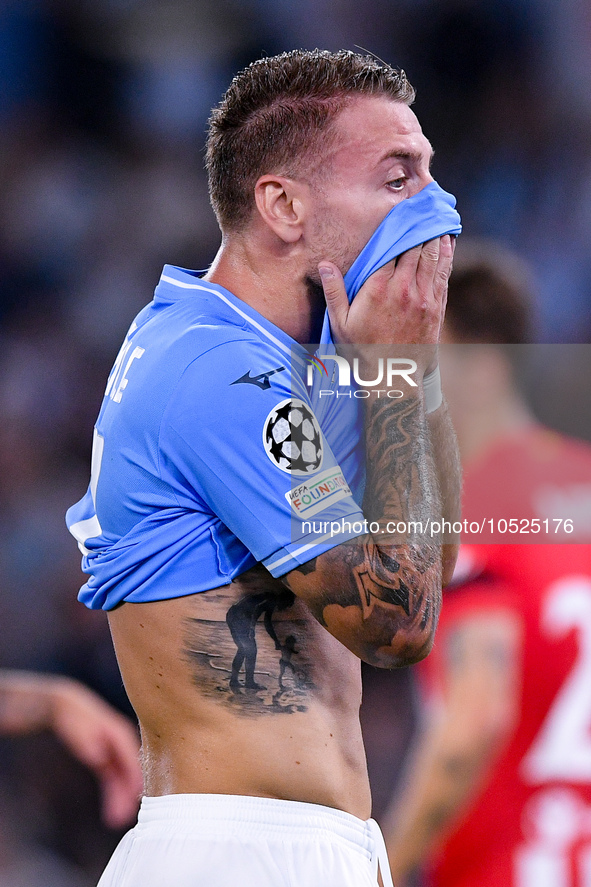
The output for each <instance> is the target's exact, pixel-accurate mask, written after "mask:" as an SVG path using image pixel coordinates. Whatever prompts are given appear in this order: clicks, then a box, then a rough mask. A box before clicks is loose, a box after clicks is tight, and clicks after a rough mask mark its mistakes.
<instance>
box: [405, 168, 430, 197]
mask: <svg viewBox="0 0 591 887" xmlns="http://www.w3.org/2000/svg"><path fill="white" fill-rule="evenodd" d="M434 181H435V179H434V178H433V176H432V175H431V173H430V172H429V170H428V169H427V170H425V171H424V172H421V173H419V175H417V177H416V178H415V179H413V181H412V182H411V184H410V188H409V190H408V196H409V197H414V196H415V194H418V193H419V191H422V190H423V188H426V187H427V185H430V184H431V182H434Z"/></svg>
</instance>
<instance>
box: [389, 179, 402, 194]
mask: <svg viewBox="0 0 591 887" xmlns="http://www.w3.org/2000/svg"><path fill="white" fill-rule="evenodd" d="M405 184H406V179H405V178H401V179H392V181H391V182H388V187H389V188H392V190H393V191H402V189H403V188H404V185H405Z"/></svg>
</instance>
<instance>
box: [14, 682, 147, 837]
mask: <svg viewBox="0 0 591 887" xmlns="http://www.w3.org/2000/svg"><path fill="white" fill-rule="evenodd" d="M46 729H49V730H52V731H53V732H54V733H55V735H56V736H58V737H59V739H61V741H62V742H63V743H64V745H65V746H66V747H67V748H68V749H69V750H70V752H71V753H72V754H73V755H74V756H75V757H76V758H78V760H79V761H81V762H82V763H83V764H85V765H86V766H87V767H89V768H90V769H91V770H92V771H93V772H94V773H95V774H96V777H97V779H98V780H99V782H100V785H101V790H102V796H103V818H104V820H105V822H106V824H107V825H109V826H111V827H112V828H120V827H121V826H124V825H127V824H128V823H129V822H130V820H131V819H133V817H134V816H135V815H136V812H137V808H138V801H139V796H140V793H141V790H142V775H141V768H140V764H139V743H138V739H137V735H136V732H135V729H134V728H133V727H132V725H131V724H130V723H129V721H128V719H127V718H125V717H123V715H120V714H119V713H118V712H116V711H114V709H112V708H111V707H110V706H109V705H107V704H106V702H104V701H103V700H102V699H100V697H98V696H97V695H96V694H95V693H93V692H92V691H91V690H89V689H88V688H87V687H84V686H83V685H82V684H80V683H78V681H74V680H72V679H70V678H64V677H61V676H57V675H46V674H37V673H34V672H25V671H9V670H8V669H0V733H2V734H4V735H6V736H16V735H18V734H23V733H32V732H36V731H38V730H46Z"/></svg>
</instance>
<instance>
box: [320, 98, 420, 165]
mask: <svg viewBox="0 0 591 887" xmlns="http://www.w3.org/2000/svg"><path fill="white" fill-rule="evenodd" d="M335 124H336V125H335V130H336V135H337V139H336V144H335V149H336V153H341V151H345V152H346V151H348V150H354V151H361V152H363V153H364V154H367V155H368V156H369V155H371V156H373V158H374V160H375V163H376V164H380V163H382V162H386V161H388V160H390V159H396V158H399V159H403V160H404V159H407V160H411V161H416V162H418V161H420V160H423V159H425V157H426V159H427V161H430V159H431V157H432V154H433V149H432V148H431V145H430V143H429V141H428V140H427V138H426V137H425V135H424V134H423V130H422V129H421V125H420V123H419V121H418V119H417V116H416V114H415V113H414V111H412V110H411V108H409V107H408V105H406V104H405V103H404V102H399V101H395V100H393V99H390V98H388V97H385V96H360V97H358V98H355V99H353V100H352V101H351V102H349V103H347V105H346V106H345V107H344V108H343V110H342V111H341V112H340V113H339V115H338V117H337V119H336V121H335Z"/></svg>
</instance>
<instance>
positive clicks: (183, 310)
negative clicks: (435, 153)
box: [68, 50, 459, 887]
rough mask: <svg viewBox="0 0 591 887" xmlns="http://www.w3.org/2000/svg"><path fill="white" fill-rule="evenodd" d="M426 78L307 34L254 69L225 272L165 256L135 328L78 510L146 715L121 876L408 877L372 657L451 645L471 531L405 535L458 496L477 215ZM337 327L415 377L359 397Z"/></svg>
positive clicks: (252, 880)
mask: <svg viewBox="0 0 591 887" xmlns="http://www.w3.org/2000/svg"><path fill="white" fill-rule="evenodd" d="M412 98H413V90H412V88H411V87H410V85H409V83H408V81H407V80H406V77H405V76H404V74H403V73H401V72H398V71H395V70H393V69H391V68H388V67H387V66H382V65H380V64H378V63H377V62H375V61H374V60H373V59H369V58H365V57H362V56H359V55H356V54H354V53H350V52H340V53H336V54H331V53H328V52H324V51H318V50H317V51H314V52H304V51H297V52H292V53H287V54H284V55H282V56H278V57H274V58H266V59H262V60H261V61H259V62H257V63H254V64H253V65H251V66H250V67H249V68H247V69H246V70H245V71H243V72H242V73H241V74H239V75H238V76H237V77H236V78H235V79H234V81H233V83H232V84H231V86H230V88H229V89H228V91H227V93H226V95H225V96H224V99H223V101H222V102H221V104H220V106H219V107H218V108H217V109H215V110H214V112H213V115H212V119H211V122H210V132H209V140H208V153H207V163H208V170H209V177H210V193H211V199H212V203H213V207H214V209H215V211H216V214H217V217H218V220H219V223H220V227H221V230H222V245H221V248H220V251H219V253H218V255H217V257H216V259H215V261H214V262H213V265H212V266H211V268H210V269H209V271H208V272H207V273H205V274H204V275H202V274H200V273H197V272H193V271H186V270H183V269H180V268H175V267H171V266H166V267H165V269H164V273H163V275H162V277H161V280H160V283H159V284H158V286H157V288H156V292H155V298H154V301H153V302H152V303H151V304H150V305H148V306H147V307H146V308H145V309H144V310H143V311H142V312H141V313H140V314H139V315H138V317H137V318H136V320H135V321H134V323H133V324H132V327H131V329H130V332H129V334H128V337H127V339H126V341H125V343H124V345H123V347H122V349H121V352H120V355H119V357H118V359H117V361H116V364H115V367H114V369H113V371H112V373H111V376H110V378H109V381H108V384H107V390H106V394H105V398H104V401H103V406H102V409H101V413H100V415H99V419H98V421H97V424H96V429H95V437H94V447H93V459H92V461H93V464H92V474H91V483H90V488H89V491H88V493H87V496H86V497H85V498H84V499H83V500H82V501H81V502H80V503H78V505H76V506H75V507H73V508H72V509H70V512H69V515H68V522H69V525H70V529H71V531H72V532H73V534H74V535H75V536H76V537H77V538H78V540H79V543H80V545H81V546H82V549H83V552H84V560H83V566H84V569H85V571H87V572H88V573H89V574H90V579H89V580H88V582H87V584H86V586H84V588H83V590H82V591H81V599H82V600H83V601H84V603H86V604H87V605H88V606H90V607H94V608H103V609H105V610H108V611H109V620H110V625H111V630H112V634H113V639H114V643H115V648H116V652H117V656H118V659H119V664H120V667H121V671H122V674H123V678H124V681H125V685H126V688H127V691H128V694H129V697H130V699H131V702H132V704H133V706H134V708H135V710H136V712H137V715H138V718H139V721H140V726H141V732H142V744H143V761H144V771H145V797H144V799H143V802H142V808H141V811H140V817H139V824H138V826H137V828H136V829H134V830H133V831H132V832H130V833H129V834H128V835H127V836H126V837H125V838H124V840H123V842H122V843H121V845H120V847H119V848H118V850H117V851H116V853H115V854H114V856H113V859H112V860H111V863H110V864H109V866H108V868H107V870H106V872H105V874H104V876H103V878H102V880H101V887H108V885H118V884H121V883H125V884H126V885H128V887H132V885H137V887H140V885H141V887H152V885H154V887H155V885H158V887H161V885H162V884H163V883H170V884H174V885H175V887H189V885H191V887H195V885H204V887H205V885H207V887H214V885H230V884H234V883H235V882H236V881H239V882H240V883H241V884H242V885H244V887H249V885H250V887H264V885H278V884H288V883H289V884H292V885H302V887H310V885H313V884H322V885H324V887H331V885H334V887H336V885H339V887H347V885H351V887H352V885H359V884H362V883H363V884H365V883H367V884H369V883H375V882H376V880H377V870H378V857H379V856H380V854H382V861H381V864H380V868H381V870H382V877H383V878H386V879H387V878H389V871H388V866H387V861H386V862H385V864H384V854H383V849H384V848H383V839H381V834H380V833H379V830H376V829H377V827H376V826H375V824H374V823H372V822H371V821H366V820H367V817H368V816H369V814H370V794H369V786H368V780H367V772H366V763H365V757H364V751H363V744H362V738H361V732H360V725H359V717H358V715H359V704H360V697H361V683H360V659H361V658H363V659H366V660H368V661H370V662H373V663H375V664H377V665H379V666H383V667H392V666H397V665H402V664H405V663H408V662H414V661H416V660H418V659H421V658H422V657H424V656H425V655H426V654H427V653H428V651H429V649H430V647H431V645H432V641H433V633H434V630H435V625H436V622H437V617H438V613H439V607H440V591H441V584H442V579H443V580H444V581H445V579H446V577H449V576H450V575H451V572H452V571H453V563H454V561H455V555H456V552H455V549H454V546H453V545H449V546H447V547H443V546H442V545H441V544H440V541H439V539H438V538H431V537H430V535H428V534H427V533H420V532H412V533H410V534H405V533H404V532H402V536H401V537H399V536H397V535H393V534H396V533H399V532H401V531H399V530H398V529H397V527H398V526H399V525H400V523H401V522H402V523H405V522H409V521H418V520H424V521H427V520H428V519H430V518H435V519H437V518H438V517H439V518H440V517H441V515H442V513H445V514H447V515H450V514H454V513H455V512H456V509H457V501H458V499H459V495H458V486H459V482H458V474H459V470H458V460H457V458H456V449H455V441H454V437H453V434H452V433H451V430H450V425H449V419H448V417H447V414H446V408H445V405H444V404H442V397H441V390H440V388H438V384H437V367H436V347H435V346H436V344H437V342H438V340H439V333H440V329H441V325H442V320H443V313H444V309H445V300H446V291H447V280H448V276H449V273H450V269H451V261H452V253H453V243H452V238H451V237H450V236H449V235H448V234H447V232H449V231H452V232H457V230H458V229H457V227H455V225H456V219H455V213H452V216H450V215H449V206H448V203H446V200H447V198H448V197H449V195H447V197H442V195H444V193H445V192H440V189H439V188H438V186H436V185H435V183H434V182H433V179H432V177H431V175H430V172H429V163H430V159H431V154H432V150H431V146H430V144H429V142H428V141H427V139H426V138H425V136H424V135H423V133H422V130H421V128H420V126H419V123H418V121H417V118H416V117H415V115H414V113H413V112H412V111H411V110H410V107H409V105H410V102H411V100H412ZM440 200H442V201H443V202H442V203H440V202H439V201H440ZM399 205H400V208H401V212H402V215H401V216H399V215H396V217H395V218H394V227H395V228H396V227H397V226H398V227H400V226H399V225H398V221H397V220H399V219H400V218H402V220H403V221H402V222H401V228H400V230H398V231H397V234H396V236H394V235H392V236H390V233H388V232H387V237H386V240H387V241H388V243H387V244H386V246H387V249H386V252H385V253H384V254H383V255H382V253H381V252H380V249H381V248H380V246H379V244H380V243H381V242H382V241H381V234H382V233H383V230H382V229H381V228H380V226H381V224H382V223H383V222H384V221H385V218H386V217H388V218H389V214H390V212H391V211H392V212H394V211H395V210H398V209H399ZM425 207H427V208H428V210H429V211H426V210H425ZM446 207H447V209H446ZM386 224H387V225H389V224H390V223H389V222H387V223H386ZM432 224H434V225H435V227H434V228H433V227H432ZM374 229H378V230H377V241H379V243H377V245H376V241H375V240H372V236H373V235H372V232H374ZM417 231H418V239H417V237H416V235H417ZM413 232H414V236H415V239H414V241H411V240H409V238H411V237H413ZM400 237H401V239H400ZM368 241H371V245H370V246H369V251H370V252H371V253H372V256H373V258H372V260H371V262H370V263H369V264H370V270H372V269H373V267H374V265H375V262H374V261H373V259H374V258H375V256H374V255H373V254H374V252H375V251H376V250H377V251H378V252H380V256H382V259H383V257H384V256H386V258H387V256H388V255H390V253H389V252H388V250H389V249H390V248H391V247H392V243H396V244H399V250H398V251H399V252H401V253H403V254H402V255H400V257H399V258H398V259H397V260H392V261H389V262H387V264H385V265H383V266H382V267H381V268H380V269H379V270H377V271H376V273H374V274H373V275H371V276H370V277H369V280H368V281H367V282H366V283H365V284H362V281H359V280H358V281H357V284H356V286H357V288H358V289H359V291H358V293H357V295H356V297H355V299H354V301H353V302H352V304H351V305H350V304H349V301H348V297H347V291H346V288H345V283H344V280H343V273H344V272H346V271H347V270H348V269H350V267H351V266H352V265H353V263H354V260H356V258H357V257H358V256H360V257H361V261H362V263H363V262H364V261H365V258H366V257H367V253H363V250H364V245H366V244H367V243H368ZM425 241H426V242H425ZM409 246H412V248H409ZM392 249H394V247H392ZM396 249H398V248H396ZM396 249H395V251H394V253H393V254H392V255H395V254H396ZM362 253H363V256H361V254H362ZM382 259H380V258H379V256H378V258H377V259H376V261H377V263H378V264H379V263H380V262H381V261H382ZM364 273H365V272H364ZM361 276H362V277H363V276H364V275H363V274H362V275H361ZM327 306H328V314H329V318H330V323H329V322H328V319H326V318H325V309H326V307H327ZM321 336H322V338H321ZM314 341H315V342H318V341H320V342H321V343H322V345H323V347H322V348H321V349H320V351H319V353H318V358H317V359H316V358H315V363H314V361H312V363H310V360H309V352H308V351H307V350H306V349H305V348H304V347H303V345H304V343H308V342H314ZM333 342H334V343H338V344H342V345H345V346H351V347H352V349H353V353H352V355H350V356H351V359H352V365H353V368H354V372H356V373H357V376H358V377H359V378H360V379H375V378H377V377H376V376H372V375H371V373H372V371H373V370H374V369H375V368H374V366H373V358H372V351H371V349H372V347H373V348H375V346H376V344H382V345H383V346H384V351H385V353H386V352H387V354H388V355H390V357H391V354H392V353H394V354H395V355H398V356H394V357H391V359H392V360H393V361H396V360H399V361H402V366H403V370H404V368H406V370H405V371H409V372H413V373H415V374H416V380H417V381H414V379H413V377H412V376H411V377H410V381H409V377H408V375H407V377H406V379H404V378H402V376H396V378H397V379H398V380H399V381H400V384H398V383H397V384H396V385H395V386H393V385H390V386H388V385H384V386H383V391H382V393H381V396H380V395H379V394H378V392H377V391H376V392H370V394H369V398H368V397H366V398H365V400H362V399H361V398H359V397H357V396H356V395H357V394H358V393H359V391H358V390H357V389H355V391H353V389H352V388H351V387H348V386H347V384H346V378H347V373H348V370H349V369H350V365H349V364H347V358H345V357H344V356H343V354H342V352H341V353H339V354H337V353H336V352H335V351H334V344H333ZM360 342H361V343H364V345H363V346H362V347H361V346H359V345H358V344H357V343H360ZM366 343H367V344H366ZM407 343H411V345H412V348H409V346H408V345H407ZM421 346H423V347H421ZM331 348H332V351H331V350H330V349H331ZM411 352H412V353H411ZM327 355H328V356H327ZM390 357H388V360H389V359H390ZM329 358H330V359H329ZM356 361H357V362H356ZM327 365H328V366H329V367H330V373H329V372H328V369H327ZM396 366H398V365H397V364H395V363H394V364H388V367H390V368H392V367H396ZM413 367H414V369H412V368H413ZM318 368H320V370H318ZM382 368H383V366H382ZM308 369H310V373H309V372H308ZM323 370H326V375H324V374H323ZM337 370H338V380H337V379H336V372H337ZM314 374H315V379H316V382H313V383H312V384H311V385H309V384H308V382H309V380H310V376H311V375H312V376H314ZM341 375H343V379H341ZM318 379H321V383H320V388H318ZM423 379H424V382H423V384H421V380H423ZM354 394H355V396H353V395H354ZM343 417H344V418H343ZM364 417H365V418H364ZM360 435H361V437H362V440H361V441H360V439H359V438H360ZM364 451H365V457H364V456H363V452H364ZM363 487H364V488H365V493H364V494H363ZM440 487H441V496H440ZM362 498H363V502H362ZM362 507H363V510H362ZM311 518H314V520H311ZM317 521H318V523H319V524H320V525H322V528H321V529H320V530H318V529H317ZM392 522H397V523H396V526H392V527H391V529H390V530H388V525H389V524H392ZM370 525H371V527H372V529H371V532H369V531H368V528H369V526H370ZM327 527H330V529H328V530H327V529H326V528H327ZM372 534H373V535H372ZM288 670H289V675H288V674H287V672H288Z"/></svg>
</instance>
